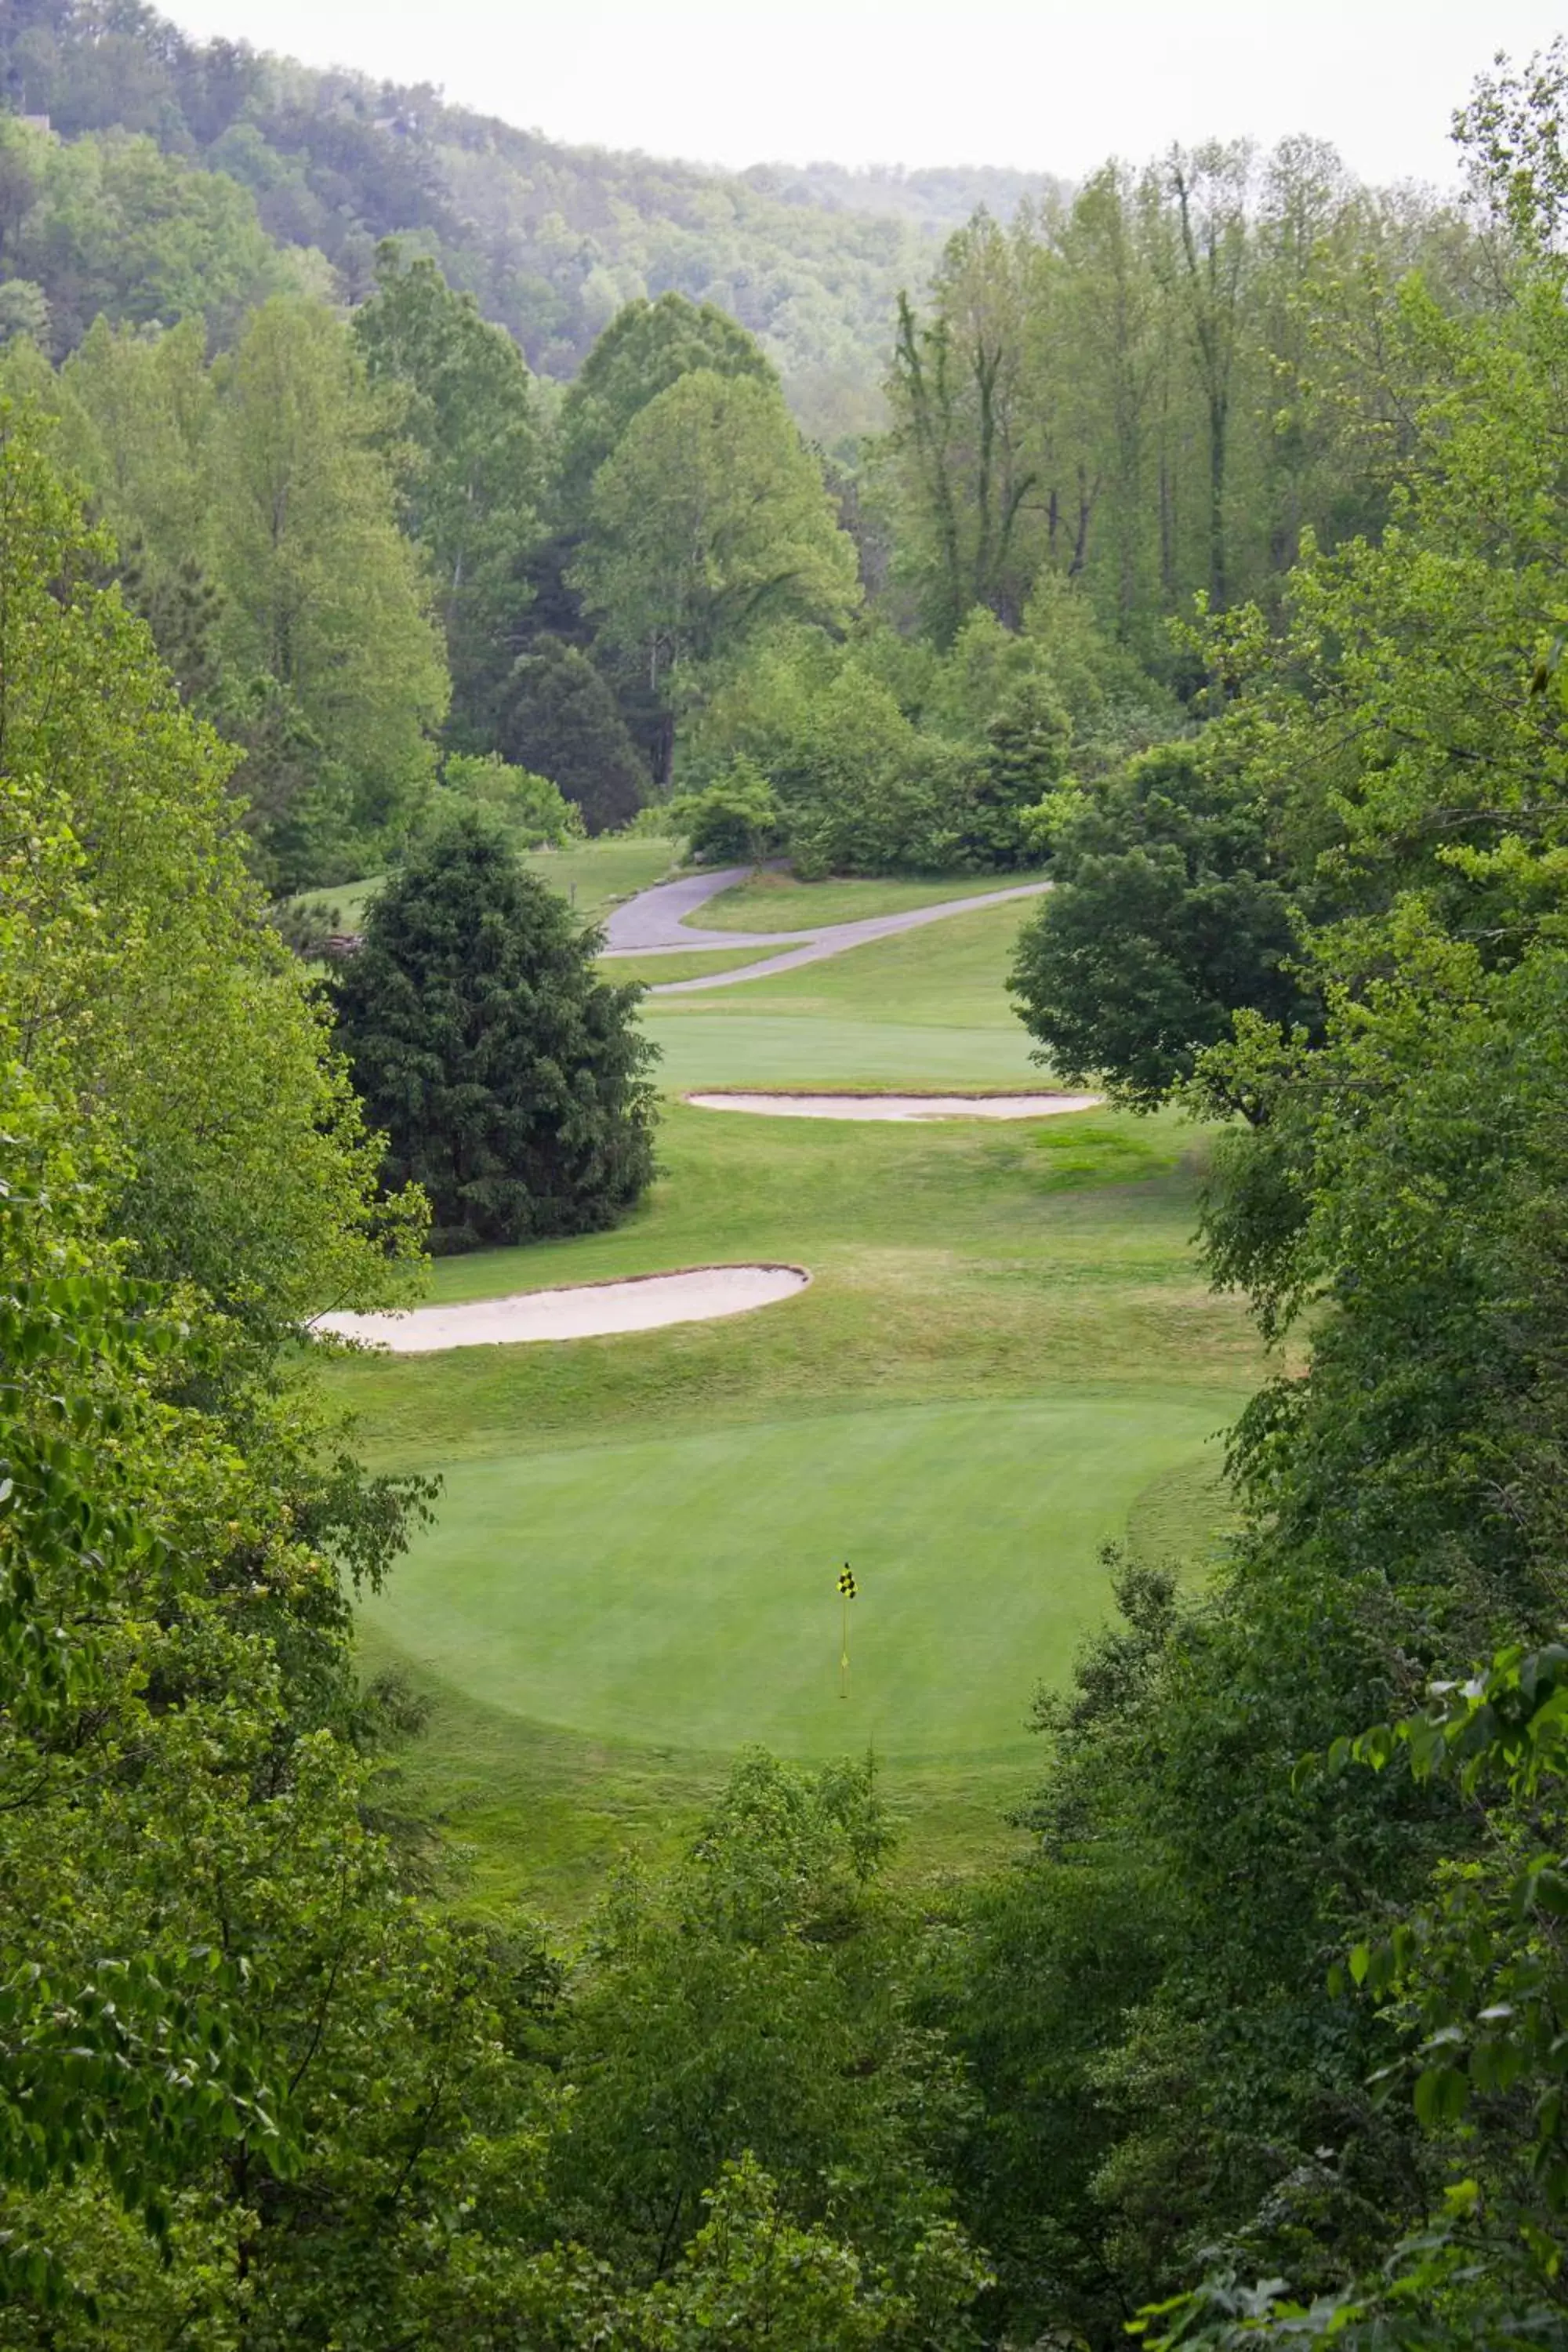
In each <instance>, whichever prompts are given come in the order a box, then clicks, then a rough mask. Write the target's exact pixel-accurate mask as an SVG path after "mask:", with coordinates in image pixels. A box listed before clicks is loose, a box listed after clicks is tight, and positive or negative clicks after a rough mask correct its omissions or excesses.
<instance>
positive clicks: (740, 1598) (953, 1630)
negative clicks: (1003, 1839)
mask: <svg viewBox="0 0 1568 2352" xmlns="http://www.w3.org/2000/svg"><path fill="white" fill-rule="evenodd" d="M780 1311H783V1310H780ZM1241 1401H1242V1400H1241V1399H1240V1398H1239V1397H1231V1398H1225V1399H1223V1400H1222V1399H1220V1398H1216V1397H1215V1396H1214V1395H1213V1394H1205V1393H1202V1392H1191V1391H1189V1392H1185V1393H1184V1392H1183V1391H1180V1390H1172V1391H1162V1390H1132V1389H1124V1390H1120V1391H1113V1392H1110V1393H1105V1394H1096V1393H1094V1392H1092V1391H1088V1390H1084V1389H1075V1390H1070V1391H1056V1392H1052V1393H1048V1394H1046V1395H1043V1396H1040V1397H1034V1398H1023V1399H1017V1400H1012V1401H1008V1402H1001V1401H996V1400H992V1401H988V1402H979V1403H968V1404H951V1403H949V1404H921V1405H903V1406H882V1407H879V1408H868V1409H862V1410H860V1411H858V1412H844V1411H842V1410H837V1411H834V1412H827V1413H818V1414H805V1415H802V1414H796V1415H793V1416H786V1417H784V1418H783V1419H781V1420H778V1421H763V1422H757V1421H747V1422H742V1423H729V1424H726V1425H723V1426H720V1427H717V1428H713V1429H708V1430H700V1431H689V1432H687V1433H683V1434H680V1435H671V1434H668V1433H655V1434H651V1435H647V1436H637V1437H627V1438H623V1439H622V1440H620V1441H619V1442H618V1443H616V1444H586V1445H576V1446H565V1447H561V1448H559V1449H557V1450H554V1451H552V1452H548V1453H544V1452H540V1451H535V1450H530V1451H528V1452H525V1453H522V1454H513V1455H511V1456H510V1457H503V1458H502V1459H500V1460H496V1461H489V1462H469V1463H465V1464H463V1465H461V1466H460V1468H458V1470H455V1471H454V1472H453V1474H452V1475H451V1477H450V1479H449V1481H448V1486H447V1496H446V1498H445V1502H444V1505H443V1508H442V1512H441V1517H440V1524H439V1526H438V1527H437V1528H436V1529H435V1530H434V1531H433V1532H431V1533H429V1534H427V1535H425V1536H423V1537H422V1538H420V1539H419V1540H418V1541H417V1542H416V1545H415V1546H414V1549H413V1550H412V1551H411V1553H410V1555H409V1557H408V1558H407V1559H405V1561H404V1562H403V1563H402V1565H401V1567H400V1569H399V1570H398V1573H397V1576H396V1577H395V1580H393V1581H392V1582H391V1583H390V1584H389V1586H388V1587H387V1590H386V1591H385V1593H384V1595H383V1597H382V1598H380V1599H379V1600H376V1601H370V1602H368V1603H367V1604H366V1609H365V1617H366V1622H368V1623H369V1624H371V1625H373V1626H374V1627H376V1628H377V1629H378V1630H379V1631H380V1632H381V1633H382V1634H383V1635H384V1638H385V1639H386V1640H387V1641H388V1642H389V1643H392V1644H394V1645H395V1647H397V1648H398V1649H400V1650H402V1651H403V1652H404V1653H405V1654H406V1655H408V1656H409V1657H411V1658H413V1659H415V1660H416V1662H417V1663H418V1664H420V1665H421V1666H423V1667H425V1668H426V1669H427V1670H429V1671H430V1672H432V1673H434V1674H435V1675H438V1676H439V1677H440V1678H441V1680H442V1681H444V1682H445V1683H447V1685H449V1686H450V1687H452V1688H453V1689H455V1690H457V1691H458V1692H460V1693H462V1694H463V1695H464V1696H468V1698H471V1699H473V1700H475V1701H477V1702H479V1704H480V1705H482V1706H487V1707H489V1708H498V1709H501V1710H505V1711H510V1712H511V1713H513V1714H516V1715H520V1716H522V1717H526V1718H528V1719H530V1720H531V1721H533V1722H536V1723H541V1724H544V1725H546V1726H549V1727H555V1728H560V1729H564V1730H569V1731H576V1732H581V1733H584V1734H586V1735H587V1736H589V1737H590V1738H595V1739H600V1740H604V1739H616V1740H623V1741H626V1740H629V1741H633V1742H637V1743H643V1744H647V1745H650V1746H657V1747H664V1748H670V1747H681V1746H685V1747H691V1748H704V1749H723V1748H736V1747H739V1746H741V1745H742V1744H744V1743H745V1742H746V1741H747V1740H753V1739H754V1740H761V1741H762V1742H763V1743H764V1744H765V1745H767V1746H768V1747H771V1748H774V1749H776V1750H777V1751H779V1752H781V1753H783V1754H786V1755H796V1756H806V1757H814V1758H822V1757H826V1756H829V1755H833V1754H837V1753H840V1752H842V1751H843V1750H844V1749H845V1748H851V1749H859V1748H865V1747H867V1746H868V1745H870V1746H872V1747H874V1748H876V1750H877V1752H878V1753H879V1754H880V1755H882V1756H884V1757H886V1758H888V1759H900V1760H901V1759H920V1760H923V1761H927V1762H930V1761H931V1760H933V1759H941V1760H943V1761H945V1762H949V1763H957V1764H962V1763H964V1762H967V1761H968V1760H969V1759H971V1758H972V1757H975V1756H984V1755H987V1754H989V1755H993V1756H994V1755H996V1754H997V1753H998V1751H1001V1752H1004V1753H1005V1752H1008V1751H1011V1752H1015V1753H1016V1752H1017V1751H1018V1750H1019V1749H1020V1748H1023V1747H1024V1746H1025V1745H1026V1738H1025V1732H1024V1722H1025V1717H1026V1711H1027V1707H1028V1703H1029V1698H1030V1696H1031V1693H1032V1692H1033V1690H1034V1688H1035V1686H1036V1685H1037V1683H1038V1682H1039V1681H1041V1680H1042V1679H1043V1680H1045V1681H1047V1682H1050V1683H1058V1682H1060V1681H1061V1680H1062V1679H1063V1678H1064V1677H1065V1675H1066V1673H1067V1670H1068V1665H1069V1664H1070V1661H1071V1658H1072V1656H1073V1654H1074V1652H1075V1651H1076V1649H1077V1648H1078V1646H1079V1643H1080V1642H1081V1640H1082V1638H1083V1636H1084V1635H1085V1633H1088V1632H1089V1630H1090V1629H1091V1628H1092V1627H1093V1626H1094V1625H1096V1624H1097V1623H1099V1622H1100V1621H1101V1619H1102V1618H1103V1615H1104V1611H1105V1597H1106V1596H1105V1572H1104V1570H1103V1568H1102V1567H1101V1565H1100V1560H1099V1557H1098V1555H1099V1550H1100V1546H1101V1545H1103V1544H1104V1543H1106V1542H1108V1541H1114V1540H1116V1539H1118V1538H1121V1537H1122V1536H1123V1535H1124V1534H1125V1531H1126V1525H1127V1517H1128V1513H1129V1511H1130V1510H1131V1508H1132V1507H1133V1505H1134V1504H1135V1502H1136V1501H1137V1499H1138V1496H1139V1495H1140V1494H1141V1493H1142V1490H1143V1489H1144V1488H1145V1487H1147V1486H1150V1485H1152V1482H1153V1481H1154V1480H1156V1479H1157V1478H1160V1477H1162V1476H1163V1475H1168V1474H1169V1473H1170V1472H1172V1471H1173V1470H1177V1469H1186V1468H1190V1467H1191V1466H1193V1465H1194V1464H1197V1463H1201V1462H1202V1461H1203V1460H1204V1459H1205V1451H1204V1450H1205V1445H1208V1444H1212V1441H1213V1439H1214V1435H1215V1430H1216V1428H1217V1427H1218V1425H1219V1424H1220V1423H1221V1421H1222V1420H1224V1419H1225V1418H1226V1417H1228V1412H1227V1409H1229V1410H1234V1408H1235V1407H1236V1406H1237V1405H1238V1404H1239V1403H1240V1402H1241ZM845 1558H847V1559H849V1560H851V1561H852V1562H853V1564H854V1568H855V1572H856V1575H857V1578H858V1583H859V1588H860V1590H859V1597H858V1600H857V1601H856V1602H855V1603H854V1605H853V1606H852V1608H851V1609H850V1612H849V1616H850V1620H851V1628H852V1648H853V1653H854V1664H853V1665H852V1668H851V1672H850V1676H849V1694H848V1696H847V1698H846V1697H841V1696H840V1695H839V1677H838V1652H839V1615H840V1611H839V1603H838V1601H837V1597H836V1593H835V1589H834V1586H835V1578H836V1575H837V1570H838V1567H839V1563H840V1561H841V1560H842V1559H845Z"/></svg>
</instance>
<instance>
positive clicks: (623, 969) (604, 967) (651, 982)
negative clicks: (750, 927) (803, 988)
mask: <svg viewBox="0 0 1568 2352" xmlns="http://www.w3.org/2000/svg"><path fill="white" fill-rule="evenodd" d="M770 952H772V951H771V950H769V949H767V948H693V949H692V950H690V952H689V954H686V955H682V954H681V953H680V952H679V950H677V951H675V952H674V953H667V954H664V955H636V956H634V955H617V956H606V957H605V959H604V961H602V962H601V964H600V966H599V969H600V971H602V972H603V973H604V975H605V979H606V980H640V981H641V982H643V983H644V984H645V986H647V987H649V988H653V987H656V986H657V985H658V982H660V981H665V980H703V979H706V978H708V977H709V976H710V974H712V973H713V972H716V971H739V970H740V969H741V968H742V966H743V965H745V964H749V963H760V962H761V961H762V960H763V956H765V955H767V954H769V953H770Z"/></svg>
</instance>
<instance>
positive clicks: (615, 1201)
mask: <svg viewBox="0 0 1568 2352" xmlns="http://www.w3.org/2000/svg"><path fill="white" fill-rule="evenodd" d="M598 946H599V935H598V934H597V933H596V932H594V931H591V930H590V931H581V930H579V929H577V926H576V924H575V923H574V919H573V918H572V915H571V913H570V911H569V909H568V908H567V907H566V905H565V903H564V901H563V899H561V898H559V897H557V895H556V893H555V892H554V891H552V890H550V889H547V888H546V887H545V886H544V884H543V883H542V882H538V881H536V880H535V879H534V878H533V877H532V876H531V875H530V874H527V873H525V872H524V871H523V869H522V868H521V866H520V865H519V864H518V862H517V859H516V856H515V855H514V854H513V852H512V851H510V849H509V848H508V847H507V846H506V845H504V843H503V842H502V841H500V839H499V838H498V837H497V835H495V834H494V833H493V832H492V831H490V830H489V828H487V827H486V826H485V825H484V824H481V823H479V821H478V820H476V819H474V818H471V817H470V818H460V819H459V820H458V823H457V824H455V825H453V826H452V827H451V828H450V829H449V830H448V831H447V832H446V833H444V834H442V835H438V836H437V839H436V840H435V841H434V842H433V843H432V844H431V845H430V846H429V847H428V848H427V849H425V850H423V851H421V852H418V853H416V855H415V856H413V857H411V858H410V860H409V862H408V864H407V865H406V866H405V867H404V868H403V870H402V872H401V873H399V874H398V875H397V876H395V877H394V879H393V880H392V881H390V882H389V883H388V884H387V886H386V887H385V888H384V889H383V890H382V891H381V892H380V893H379V894H378V896H377V897H376V898H375V900H374V903H373V905H372V907H371V908H370V910H369V913H368V916H367V918H366V921H365V938H364V945H363V949H362V950H361V951H360V952H359V954H358V955H356V956H354V957H353V959H352V960H351V961H350V962H349V963H348V964H347V965H346V966H345V967H344V968H343V971H342V976H341V978H340V980H339V982H338V985H337V990H336V996H337V1008H338V1022H339V1034H340V1035H341V1037H342V1044H343V1048H344V1050H345V1052H346V1053H347V1054H348V1055H349V1058H350V1062H351V1064H352V1066H353V1073H354V1078H355V1082H356V1084H357V1085H358V1087H360V1089H361V1091H362V1093H363V1097H364V1099H365V1103H366V1106H367V1108H368V1109H369V1112H370V1115H371V1117H372V1118H376V1119H377V1120H379V1121H381V1122H383V1123H384V1126H385V1129H386V1133H387V1139H388V1140H387V1161H386V1178H387V1181H389V1182H390V1183H392V1184H394V1185H399V1186H401V1185H403V1184H405V1183H408V1182H411V1181H412V1182H415V1183H417V1184H418V1185H419V1186H420V1187H421V1189H422V1190H423V1191H424V1192H425V1193H426V1195H427V1196H428V1198H429V1200H430V1202H431V1207H432V1213H433V1218H434V1225H433V1234H432V1238H433V1242H434V1244H435V1246H436V1247H437V1249H447V1250H452V1249H474V1248H478V1247H479V1246H480V1245H481V1244H495V1243H498V1242H515V1241H521V1240H524V1239H528V1240H533V1239H536V1238H539V1237H541V1236H544V1235H551V1234H572V1233H589V1232H593V1231H595V1229H596V1228H598V1227H600V1226H603V1225H607V1224H613V1223H615V1221H616V1218H617V1217H619V1216H621V1215H624V1214H625V1213H626V1210H627V1209H629V1208H631V1207H632V1206H633V1205H634V1203H635V1202H637V1199H638V1197H639V1195H640V1194H641V1192H643V1189H644V1187H645V1186H646V1185H647V1182H648V1181H649V1179H650V1177H651V1175H652V1173H653V1139H652V1106H653V1090H652V1088H651V1087H649V1086H648V1084H647V1079H646V1077H645V1076H644V1073H645V1071H646V1069H647V1064H648V1062H649V1060H650V1059H651V1058H652V1053H653V1048H652V1047H651V1046H650V1045H647V1043H646V1041H645V1040H644V1039H643V1038H642V1037H641V1036H640V1035H639V1034H638V1033H637V1030H636V1028H635V1027H634V1026H633V1024H632V1013H633V1009H634V1007H635V1005H636V1003H637V995H638V993H639V992H638V991H637V989H636V988H635V987H629V988H616V987H613V986H611V985H610V984H609V983H608V982H605V981H602V980H599V979H598V978H597V977H596V976H595V969H594V960H595V954H596V953H597V950H598Z"/></svg>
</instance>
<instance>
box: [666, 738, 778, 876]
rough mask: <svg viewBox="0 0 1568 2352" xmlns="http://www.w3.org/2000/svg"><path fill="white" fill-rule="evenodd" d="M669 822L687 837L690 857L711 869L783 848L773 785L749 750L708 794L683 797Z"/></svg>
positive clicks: (671, 809)
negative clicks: (747, 754) (751, 757)
mask: <svg viewBox="0 0 1568 2352" xmlns="http://www.w3.org/2000/svg"><path fill="white" fill-rule="evenodd" d="M668 805H669V823H670V824H671V825H672V826H674V827H677V828H678V829H679V831H680V832H682V833H684V834H685V835H686V844H687V848H688V850H689V854H690V855H691V856H693V857H695V858H698V859H700V860H701V861H702V862H703V863H705V864H707V865H710V866H729V865H736V864H740V863H754V862H755V860H756V859H758V858H759V857H765V856H767V855H768V853H769V852H770V851H771V850H774V849H777V848H778V846H779V844H780V839H781V832H780V811H779V804H778V802H777V800H776V799H775V798H774V795H773V787H772V785H771V784H770V783H769V782H768V780H767V778H766V777H765V776H764V775H763V773H762V772H761V770H760V769H759V768H758V767H757V766H756V764H755V763H754V761H751V760H748V759H747V758H746V755H745V753H744V752H742V753H740V754H739V756H738V757H737V758H736V759H735V760H734V761H733V762H732V763H731V766H730V767H729V768H728V769H727V770H726V771H725V772H724V773H723V774H722V775H721V776H720V777H718V778H717V779H716V781H715V782H712V783H710V785H709V786H708V787H707V789H706V791H704V792H700V793H681V794H679V795H678V796H677V797H676V798H675V799H674V800H672V801H671V802H670V803H669V804H668Z"/></svg>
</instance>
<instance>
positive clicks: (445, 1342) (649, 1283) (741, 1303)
mask: <svg viewBox="0 0 1568 2352" xmlns="http://www.w3.org/2000/svg"><path fill="white" fill-rule="evenodd" d="M810 1280H811V1276H810V1275H809V1274H807V1272H806V1271H805V1267H804V1266H800V1265H699V1266H689V1267H687V1268H685V1269H684V1270H683V1271H682V1272H680V1273H679V1274H643V1275H637V1276H634V1277H633V1278H632V1279H631V1280H630V1281H627V1282H584V1283H578V1284H575V1285H574V1286H573V1287H572V1288H571V1289H570V1290H520V1291H514V1292H513V1293H512V1294H511V1296H510V1297H506V1298H475V1299H470V1300H468V1302H467V1303H466V1304H465V1305H463V1306H460V1307H413V1308H411V1309H410V1310H409V1311H408V1312H407V1313H405V1314H402V1315H321V1316H319V1317H318V1318H317V1319H316V1321H315V1323H314V1324H313V1325H312V1326H311V1328H312V1329H313V1330H317V1331H331V1332H334V1333H336V1335H337V1336H338V1337H339V1338H340V1339H360V1340H363V1341H364V1342H365V1343H366V1344H367V1345H369V1346H371V1347H375V1348H387V1349H391V1351H392V1353H393V1354H394V1355H397V1356H429V1355H435V1354H436V1353H437V1351H438V1350H439V1349H443V1348H501V1347H510V1346H514V1345H515V1344H516V1343H517V1342H519V1341H520V1340H527V1339H600V1338H603V1337H605V1335H606V1334H608V1333H610V1332H615V1331H657V1330H658V1328H660V1326H661V1325H663V1324H666V1323H707V1322H711V1321H712V1320H713V1319H714V1318H716V1317H718V1316H721V1315H745V1314H747V1313H749V1312H750V1310H751V1309H752V1307H772V1306H773V1305H775V1304H776V1303H777V1301H778V1300H779V1299H781V1298H789V1297H793V1296H794V1294H795V1291H797V1290H804V1289H805V1286H806V1284H807V1283H808V1282H809V1281H810Z"/></svg>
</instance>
